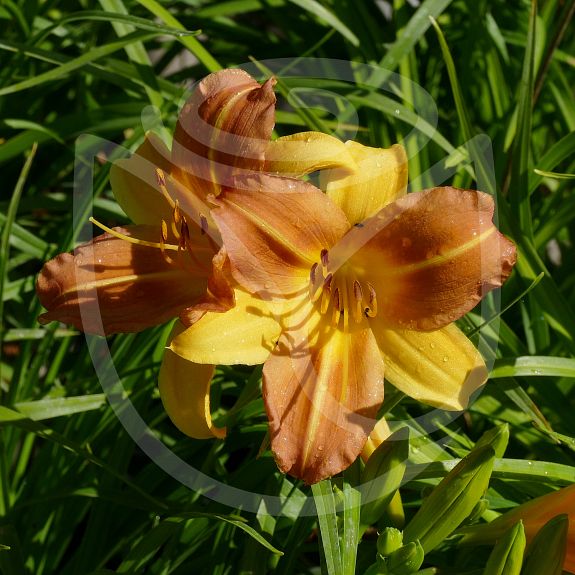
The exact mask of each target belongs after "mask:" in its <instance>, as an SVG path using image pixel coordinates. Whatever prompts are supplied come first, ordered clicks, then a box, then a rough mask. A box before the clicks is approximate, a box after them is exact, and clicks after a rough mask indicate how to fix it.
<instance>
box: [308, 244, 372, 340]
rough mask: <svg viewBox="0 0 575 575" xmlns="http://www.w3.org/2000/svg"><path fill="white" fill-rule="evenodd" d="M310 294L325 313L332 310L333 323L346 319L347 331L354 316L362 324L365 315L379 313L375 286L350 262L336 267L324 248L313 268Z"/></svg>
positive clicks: (345, 327) (345, 326)
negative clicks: (355, 269) (351, 268)
mask: <svg viewBox="0 0 575 575" xmlns="http://www.w3.org/2000/svg"><path fill="white" fill-rule="evenodd" d="M309 296H310V300H311V301H312V302H313V303H317V304H318V306H319V310H320V313H321V314H322V315H326V314H327V313H330V315H331V322H332V324H333V325H334V326H338V325H339V324H340V322H342V323H343V328H344V330H346V329H347V328H348V327H349V322H350V321H351V320H350V318H353V321H354V322H355V323H358V324H359V323H361V322H362V321H363V319H364V318H374V317H376V316H377V294H376V292H375V288H374V287H373V286H372V285H371V284H370V283H369V282H363V283H362V282H361V281H360V279H359V278H358V277H357V276H356V275H355V274H354V273H353V270H350V269H348V266H347V265H343V266H341V267H339V268H337V269H333V267H332V264H331V262H330V257H329V252H328V250H327V249H323V250H321V253H320V257H319V261H317V262H315V263H314V264H313V265H312V266H311V268H310V272H309Z"/></svg>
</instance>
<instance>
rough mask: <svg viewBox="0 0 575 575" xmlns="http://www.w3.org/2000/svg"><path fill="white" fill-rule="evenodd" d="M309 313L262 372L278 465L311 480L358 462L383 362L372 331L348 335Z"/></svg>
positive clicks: (373, 410) (372, 416) (361, 329)
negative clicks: (316, 331) (308, 317)
mask: <svg viewBox="0 0 575 575" xmlns="http://www.w3.org/2000/svg"><path fill="white" fill-rule="evenodd" d="M312 310H313V308H310V310H309V312H308V314H309V315H310V320H309V322H308V323H304V325H301V324H300V327H299V329H294V330H291V332H290V333H285V334H283V335H282V338H281V340H280V342H279V344H278V346H277V347H276V349H275V350H274V352H273V354H272V355H271V356H270V358H269V360H268V361H266V363H265V365H264V371H263V374H264V378H263V385H264V387H263V395H264V401H265V404H266V410H267V413H268V419H269V422H270V435H271V447H272V451H273V453H274V456H275V458H276V461H277V464H278V466H279V468H280V469H281V470H282V471H283V472H284V473H289V474H290V475H293V476H295V477H298V478H300V479H303V480H304V481H305V482H306V483H308V484H311V483H316V482H317V481H321V480H322V479H325V478H326V477H329V476H331V475H335V474H336V473H339V472H340V471H343V470H344V469H345V468H346V467H348V466H349V465H350V464H351V463H352V462H353V461H355V459H356V458H357V456H358V455H359V453H360V451H361V449H362V447H363V445H364V444H365V441H366V439H367V436H368V434H369V433H370V431H371V430H372V429H373V426H374V424H375V422H376V420H375V416H376V414H377V410H378V409H379V406H380V405H381V402H382V401H383V361H382V359H381V355H380V354H379V351H378V348H377V344H376V342H375V339H374V337H373V335H372V334H371V332H370V330H369V328H368V327H366V326H365V324H364V326H363V327H360V326H357V325H354V326H353V327H351V328H350V331H348V332H345V331H343V330H340V329H336V328H334V327H333V326H332V325H331V324H330V323H329V322H325V321H319V323H318V322H317V321H316V318H314V317H313V316H318V315H319V314H318V312H317V311H312ZM322 317H323V316H322ZM316 329H318V330H319V333H317V334H314V333H310V332H312V331H315V330H316ZM310 342H312V344H311V345H310ZM314 342H315V343H314Z"/></svg>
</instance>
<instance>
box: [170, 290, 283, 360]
mask: <svg viewBox="0 0 575 575" xmlns="http://www.w3.org/2000/svg"><path fill="white" fill-rule="evenodd" d="M234 294H235V301H236V305H235V307H233V308H231V309H230V310H228V311H226V312H225V313H214V312H208V313H206V314H205V315H204V316H203V317H202V318H201V319H200V320H198V321H197V322H196V323H194V325H192V326H191V327H188V328H187V329H186V330H185V331H182V332H181V333H180V334H179V335H177V336H176V337H174V338H173V339H172V341H171V343H170V349H171V350H172V351H173V352H174V353H176V354H178V355H180V356H181V357H183V358H185V359H187V360H189V361H194V362H198V363H215V364H225V365H235V364H245V365H256V364H259V363H263V362H264V361H265V360H266V359H267V357H268V356H269V354H270V352H271V350H272V349H273V347H274V345H275V342H276V341H277V339H278V337H279V335H280V331H281V328H280V326H279V324H278V322H277V320H276V319H275V318H274V316H273V315H272V314H271V313H270V310H269V308H268V305H267V304H266V302H265V301H262V300H261V299H259V298H256V297H253V296H252V295H250V294H249V293H247V292H245V291H243V290H240V289H236V290H234Z"/></svg>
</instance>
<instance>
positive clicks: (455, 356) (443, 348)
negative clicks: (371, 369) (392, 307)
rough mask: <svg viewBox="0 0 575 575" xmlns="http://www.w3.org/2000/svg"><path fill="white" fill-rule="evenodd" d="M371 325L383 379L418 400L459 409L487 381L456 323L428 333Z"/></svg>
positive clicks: (482, 365)
mask: <svg viewBox="0 0 575 575" xmlns="http://www.w3.org/2000/svg"><path fill="white" fill-rule="evenodd" d="M372 325H373V326H374V327H373V333H374V335H375V338H376V340H377V344H378V345H379V349H380V350H381V353H382V355H383V361H384V363H385V377H386V379H388V380H389V381H390V382H391V383H392V384H393V385H394V386H395V387H397V388H398V389H399V390H401V391H403V392H404V393H405V394H407V395H409V396H410V397H413V398H414V399H417V400H418V401H422V402H423V403H428V404H430V405H433V406H436V407H440V408H442V409H449V410H454V411H459V410H462V409H465V408H466V407H467V404H468V403H469V397H470V396H471V394H472V393H473V392H475V391H476V390H477V389H478V388H479V387H481V386H482V385H483V384H484V383H485V382H486V381H487V376H488V373H487V368H486V367H485V362H484V361H483V358H482V357H481V355H480V353H479V352H478V351H477V349H476V348H475V346H474V345H473V344H472V343H471V342H470V341H469V340H468V339H467V337H465V334H464V333H463V332H462V331H461V330H460V329H459V328H458V327H457V326H456V325H455V324H451V325H448V326H446V327H443V328H441V329H439V330H437V331H431V332H423V331H411V330H392V329H385V327H382V325H381V322H372Z"/></svg>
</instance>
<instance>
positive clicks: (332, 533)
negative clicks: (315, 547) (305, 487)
mask: <svg viewBox="0 0 575 575" xmlns="http://www.w3.org/2000/svg"><path fill="white" fill-rule="evenodd" d="M311 490H312V493H313V499H314V502H315V506H316V509H317V518H318V521H319V528H320V533H321V544H322V548H323V554H324V558H325V563H326V568H327V572H328V575H339V574H340V573H342V569H343V564H342V560H341V548H340V544H339V534H338V530H337V513H336V508H335V497H334V494H333V489H332V486H331V481H330V480H329V479H324V480H323V481H320V482H319V483H316V484H314V485H312V486H311Z"/></svg>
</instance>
